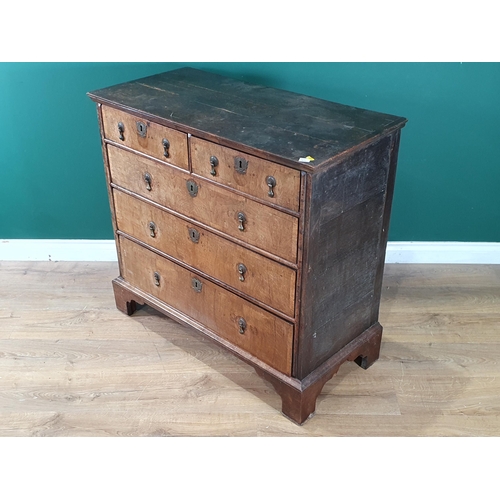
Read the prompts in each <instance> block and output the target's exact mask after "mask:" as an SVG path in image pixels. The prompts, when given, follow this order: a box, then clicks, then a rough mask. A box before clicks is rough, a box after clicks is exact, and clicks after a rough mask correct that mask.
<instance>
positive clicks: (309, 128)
mask: <svg viewBox="0 0 500 500" xmlns="http://www.w3.org/2000/svg"><path fill="white" fill-rule="evenodd" d="M88 95H89V97H90V98H92V99H93V100H95V101H97V102H101V103H103V104H112V105H114V106H116V107H120V108H122V109H125V110H129V111H131V112H136V113H138V114H140V115H142V116H144V117H146V118H150V119H153V120H156V121H159V122H160V123H162V124H164V125H167V126H170V127H173V128H177V129H178V130H181V131H183V132H188V133H192V134H195V135H198V136H201V137H204V138H206V139H209V140H212V141H216V142H220V143H221V144H224V145H226V146H236V145H238V146H241V145H243V146H245V147H246V148H247V149H248V150H249V152H253V153H255V154H259V153H260V156H263V157H267V158H269V159H271V160H275V161H280V162H282V163H283V164H285V165H289V166H291V167H294V168H300V169H304V170H312V171H314V170H315V169H317V168H318V167H320V166H321V165H322V164H325V162H328V161H330V160H332V159H333V158H335V157H336V156H338V155H340V154H342V153H345V152H346V151H349V150H350V149H352V148H354V147H356V146H357V145H359V144H361V143H364V142H366V141H369V140H371V139H374V138H375V137H377V136H379V135H381V134H384V133H387V132H388V131H390V130H392V129H395V128H401V127H402V126H404V124H405V123H406V119H405V118H402V117H398V116H393V115H388V114H384V113H378V112H374V111H368V110H365V109H361V108H355V107H352V106H346V105H343V104H338V103H334V102H330V101H325V100H322V99H317V98H314V97H308V96H305V95H301V94H296V93H293V92H289V91H285V90H279V89H274V88H271V87H265V86H262V85H255V84H249V83H244V82H242V81H239V80H234V79H232V78H226V77H223V76H220V75H215V74H212V73H208V72H205V71H201V70H197V69H193V68H180V69H177V70H174V71H169V72H166V73H160V74H157V75H153V76H149V77H146V78H141V79H138V80H134V81H130V82H127V83H123V84H119V85H114V86H112V87H107V88H104V89H101V90H96V91H93V92H89V94H88ZM307 156H311V157H313V158H314V161H313V162H311V163H309V164H303V163H299V158H304V157H307Z"/></svg>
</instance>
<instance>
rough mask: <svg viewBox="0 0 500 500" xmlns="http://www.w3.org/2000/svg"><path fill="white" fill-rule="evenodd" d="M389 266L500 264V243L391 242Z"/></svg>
mask: <svg viewBox="0 0 500 500" xmlns="http://www.w3.org/2000/svg"><path fill="white" fill-rule="evenodd" d="M385 262H386V263H388V264H394V263H402V264H500V243H476V242H470V243H468V242H455V241H390V242H389V243H388V244H387V252H386V256H385Z"/></svg>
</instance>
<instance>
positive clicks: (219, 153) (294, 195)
mask: <svg viewBox="0 0 500 500" xmlns="http://www.w3.org/2000/svg"><path fill="white" fill-rule="evenodd" d="M190 147H191V166H192V170H193V172H194V173H196V174H198V175H202V176H203V177H206V178H207V179H212V180H214V181H216V182H219V183H221V184H224V185H225V186H230V187H232V188H234V189H237V190H238V191H241V192H242V193H246V194H250V195H252V196H255V197H257V198H260V199H261V200H263V201H269V202H271V203H274V204H276V205H279V206H281V207H284V208H289V209H290V210H294V211H296V212H298V211H299V197H300V172H299V171H298V170H293V169H291V168H287V167H284V166H282V165H278V164H276V163H273V162H270V161H267V160H263V159H261V158H257V157H256V156H252V155H248V154H246V153H242V152H240V151H237V150H235V149H230V148H226V147H224V146H219V145H218V144H214V143H212V142H209V141H205V140H203V139H198V138H196V137H191V139H190ZM268 183H269V184H268Z"/></svg>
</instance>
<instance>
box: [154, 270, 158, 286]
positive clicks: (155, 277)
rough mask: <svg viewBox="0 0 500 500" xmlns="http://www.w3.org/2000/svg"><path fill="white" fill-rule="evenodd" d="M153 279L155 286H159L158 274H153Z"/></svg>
mask: <svg viewBox="0 0 500 500" xmlns="http://www.w3.org/2000/svg"><path fill="white" fill-rule="evenodd" d="M153 279H154V282H155V286H160V273H156V272H155V273H154V274H153Z"/></svg>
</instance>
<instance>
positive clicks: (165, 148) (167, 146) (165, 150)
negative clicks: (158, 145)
mask: <svg viewBox="0 0 500 500" xmlns="http://www.w3.org/2000/svg"><path fill="white" fill-rule="evenodd" d="M161 142H162V144H163V156H164V157H165V158H168V157H169V156H170V152H169V149H170V142H169V141H168V139H163V141H161Z"/></svg>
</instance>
